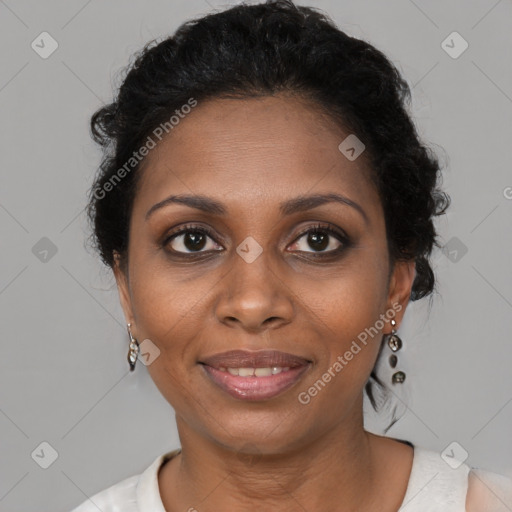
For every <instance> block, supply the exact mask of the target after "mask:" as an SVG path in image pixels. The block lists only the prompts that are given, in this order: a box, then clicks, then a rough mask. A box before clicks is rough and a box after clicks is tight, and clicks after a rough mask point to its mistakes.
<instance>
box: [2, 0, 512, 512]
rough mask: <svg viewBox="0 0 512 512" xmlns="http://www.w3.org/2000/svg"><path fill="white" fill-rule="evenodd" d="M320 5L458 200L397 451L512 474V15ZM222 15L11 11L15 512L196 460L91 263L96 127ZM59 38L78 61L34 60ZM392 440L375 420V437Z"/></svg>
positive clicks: (420, 313) (6, 189)
mask: <svg viewBox="0 0 512 512" xmlns="http://www.w3.org/2000/svg"><path fill="white" fill-rule="evenodd" d="M232 3H235V2H232ZM300 3H302V4H306V5H308V4H309V5H314V6H316V7H319V8H322V9H324V10H326V11H327V12H328V13H329V14H330V15H331V16H332V17H333V18H334V19H335V21H336V22H337V23H338V25H339V26H340V28H342V29H343V30H345V31H347V32H348V33H349V34H351V35H354V36H356V37H359V38H364V39H367V40H369V41H370V42H372V43H373V44H375V45H376V46H377V47H378V48H380V49H381V50H382V51H384V53H386V54H387V55H388V57H389V58H390V59H391V60H392V61H393V62H394V63H395V64H396V65H397V66H398V68H399V69H400V70H401V71H402V72H403V73H404V75H405V77H406V79H407V80H408V82H409V83H410V85H411V86H412V87H413V100H414V102H413V107H412V113H413V115H414V117H415V119H416V124H417V126H418V130H419V132H420V134H421V135H422V137H424V138H425V139H426V140H427V141H429V142H430V144H431V146H432V147H433V148H434V149H435V150H437V151H438V154H439V155H440V157H441V161H442V162H443V163H444V165H445V166H446V171H445V179H444V184H445V188H446V190H447V191H448V193H449V194H450V195H451V196H452V200H453V204H452V207H451V209H450V213H449V214H448V215H447V216H446V217H445V218H444V219H443V220H442V221H441V222H440V223H439V229H440V232H441V236H442V238H441V242H442V243H443V245H445V244H446V248H445V250H444V252H443V251H441V250H438V251H436V253H435V254H434V258H433V264H434V268H435V271H436V272H437V276H438V278H439V287H438V289H439V292H440V296H436V297H435V299H434V304H433V308H432V311H431V312H430V314H429V312H428V307H427V306H428V303H427V301H421V302H423V303H421V302H420V303H417V304H412V305H411V306H410V309H409V310H408V312H407V315H406V318H405V321H404V324H403V325H402V327H401V329H400V332H399V333H400V335H401V336H402V338H403V340H404V343H405V348H404V350H403V352H401V357H400V367H401V369H403V370H404V371H406V373H407V380H406V383H405V384H404V385H403V386H402V387H401V388H400V390H399V391H397V396H396V398H395V402H396V403H398V404H399V406H400V408H399V413H400V412H405V414H404V416H403V418H402V419H401V421H399V422H398V423H397V424H396V425H395V426H394V427H393V428H392V429H391V430H390V431H389V433H388V435H389V436H392V437H399V438H404V439H408V440H410V441H412V442H414V443H415V444H418V445H421V446H424V447H426V448H430V449H435V450H438V451H442V450H444V449H445V448H446V447H447V446H448V445H449V444H450V443H452V442H453V441H456V442H458V443H459V444H460V445H461V446H462V447H464V449H465V450H467V452H468V453H469V458H468V459H467V461H466V462H467V463H468V464H470V465H472V466H479V467H484V468H487V469H491V470H493V471H496V472H501V473H507V474H510V472H511V470H512V436H511V431H512V428H511V427H512V403H511V402H512V371H511V356H512V343H511V341H512V340H511V332H512V314H511V313H512V276H511V273H510V263H511V261H512V237H511V226H512V223H511V218H512V188H511V187H512V173H511V170H510V169H511V167H510V164H511V148H512V144H511V140H512V138H511V136H512V123H511V113H512V70H511V66H510V55H511V54H512V40H511V36H510V34H511V30H512V27H511V21H512V4H511V2H510V0H501V1H494V0H493V1H487V0H478V1H477V0H472V1H462V0H460V1H450V2H444V1H443V2H442V1H437V2H434V1H431V2H427V1H420V0H415V1H414V2H413V1H406V0H395V1H387V2H382V1H380V0H372V1H357V2H356V1H336V2H335V1H316V2H315V1H312V2H300ZM222 5H228V4H226V3H224V4H221V3H216V2H215V0H209V1H208V2H207V1H205V0H189V1H169V0H166V1H164V0H152V1H149V2H142V1H141V0H137V1H130V2H126V1H125V2H121V1H120V0H116V1H109V2H100V1H99V0H90V1H86V0H73V1H66V2H64V1H63V0H60V1H59V0H46V1H35V0H32V1H23V0H20V1H17V2H15V1H14V0H5V1H2V0H0V41H1V46H0V52H1V68H0V69H1V71H0V112H1V114H0V116H1V117H0V130H1V132H0V141H1V144H2V151H0V172H1V182H0V227H1V236H0V244H1V245H0V248H1V254H2V265H1V271H0V315H1V331H0V335H1V338H2V341H1V354H0V433H1V437H0V443H1V445H0V446H1V450H0V454H1V456H0V510H1V511H10V512H17V511H25V512H28V511H38V512H41V511H44V510H52V511H67V510H70V509H71V508H72V507H74V506H76V505H77V504H78V503H81V502H82V501H83V500H85V499H86V498H87V496H90V495H92V494H94V493H95V492H98V491H99V490H101V489H104V488H106V487H107V486H109V485H111V484H114V483H116V482H118V481H120V480H121V479H123V478H126V477H128V476H131V475H133V474H136V473H140V472H141V471H142V470H143V469H145V468H146V467H147V466H148V465H149V464H150V463H151V462H152V461H153V460H154V458H156V457H157V456H158V455H159V454H161V453H164V452H165V451H168V450H170V449H173V448H175V447H178V446H179V444H178V438H177V435H176V429H175V424H174V414H173V411H172V409H171V407H170V406H169V405H168V404H167V402H166V401H165V400H164V399H163V397H161V395H160V394H159V392H158V390H157V389H156V387H155V386H154V384H153V382H152V381H151V379H150V377H149V374H148V372H147V369H146V368H145V367H144V366H143V365H142V364H140V363H139V364H138V365H137V369H136V371H135V373H134V374H130V373H129V372H128V365H127V362H126V353H127V348H128V340H127V334H126V329H125V324H124V317H123V314H122V311H121V308H120V305H119V302H118V296H117V290H116V288H115V286H114V280H113V277H112V276H111V275H110V273H109V272H108V271H106V270H105V269H104V268H102V266H101V264H100V262H99V259H98V258H97V257H96V256H95V255H94V254H92V253H91V252H90V251H89V252H87V250H86V249H85V248H84V240H85V238H86V236H87V234H88V233H87V231H86V224H85V215H84V212H83V208H84V206H85V197H86V191H87V189H88V187H89V185H90V183H91V180H92V176H93V174H94V172H95V169H96V167H97V165H98V163H99V158H100V153H99V150H98V149H97V148H96V147H94V145H93V143H92V142H91V141H90V139H89V133H88V120H89V117H90V115H91V114H92V113H93V111H94V110H95V109H96V108H97V107H99V106H100V104H102V103H103V102H108V101H110V100H111V98H112V92H113V87H115V86H116V85H118V82H116V76H117V73H118V72H119V70H120V69H121V68H122V67H123V66H124V65H125V64H127V63H128V60H129V57H130V55H131V54H132V53H133V52H134V51H136V50H138V49H139V48H140V47H141V46H142V45H143V44H144V43H145V42H147V41H149V40H150V39H152V38H155V37H162V36H165V35H167V34H170V33H171V32H172V31H173V30H174V29H175V28H177V26H178V25H179V24H180V23H181V22H183V21H185V20H186V19H189V18H190V17H195V16H198V15H200V14H205V13H207V12H209V11H210V10H211V6H213V7H220V6H222ZM43 31H47V32H49V33H50V34H51V36H52V37H53V38H54V39H55V40H56V41H57V42H58V45H59V46H58V49H57V50H56V51H55V52H54V53H53V54H52V55H51V56H50V57H48V58H47V59H42V58H41V57H40V56H39V55H38V54H37V53H36V52H35V51H34V50H33V49H32V48H31V43H32V41H34V40H35V39H36V38H37V37H38V36H39V34H40V33H41V32H43ZM453 31H457V32H458V33H459V34H460V35H461V36H462V37H463V38H464V39H465V40H466V41H467V42H468V44H469V47H468V49H467V50H466V51H465V52H464V53H462V54H461V55H460V56H458V58H452V57H451V56H450V55H448V54H447V53H446V51H445V49H443V47H442V45H441V43H442V42H443V41H444V40H445V39H446V38H447V36H448V35H449V34H451V33H452V32H453ZM448 41H449V40H448ZM448 44H450V45H451V46H454V50H453V51H456V50H458V49H460V48H461V46H460V41H455V42H454V43H453V44H452V43H448ZM43 237H46V238H47V239H49V240H50V241H51V243H50V242H49V241H48V240H46V239H44V240H43V241H41V239H42V238H43ZM53 245H54V246H55V248H56V249H57V252H56V253H55V254H52V250H51V248H52V247H53ZM34 247H35V248H34ZM48 248H49V252H48V253H44V250H45V249H48ZM465 251H467V252H465ZM382 371H383V372H387V371H388V370H387V368H383V369H382ZM388 373H389V372H388ZM381 375H382V374H381ZM384 378H386V377H384ZM366 405H368V404H366ZM386 424H387V418H386V416H385V415H383V416H382V418H379V417H377V416H376V415H375V414H372V412H371V411H370V410H369V412H368V416H367V428H368V429H370V430H372V431H374V432H377V433H382V428H383V427H384V426H385V425H386ZM42 442H47V443H49V444H50V445H51V447H53V449H54V450H55V451H56V452H57V454H58V458H57V459H56V460H55V462H54V463H53V464H52V465H51V466H50V467H49V468H48V469H43V468H41V467H40V465H39V464H40V463H44V461H43V460H42V459H44V458H45V457H50V454H51V449H49V448H48V447H46V448H45V446H46V445H43V452H44V454H45V455H44V457H42V456H40V457H39V458H38V457H37V456H35V455H34V457H32V455H31V454H32V453H33V452H34V450H36V449H37V450H36V453H38V452H39V453H41V451H40V450H41V448H40V444H41V443H42ZM36 460H37V463H36ZM48 460H49V459H48Z"/></svg>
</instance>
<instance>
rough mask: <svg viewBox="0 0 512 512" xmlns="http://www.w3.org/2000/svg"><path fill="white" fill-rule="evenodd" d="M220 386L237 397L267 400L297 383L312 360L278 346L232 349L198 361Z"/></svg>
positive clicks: (240, 398) (250, 399)
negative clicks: (260, 348) (256, 348)
mask: <svg viewBox="0 0 512 512" xmlns="http://www.w3.org/2000/svg"><path fill="white" fill-rule="evenodd" d="M199 364H201V365H202V367H203V368H204V371H205V372H206V375H207V376H208V377H209V378H210V379H211V380H212V381H213V383H214V384H216V385H217V386H218V387H219V388H220V389H222V390H223V391H225V392H226V393H228V394H229V395H230V396H232V397H233V398H237V399H239V400H249V401H256V400H268V399H270V398H273V397H275V396H277V395H280V394H281V393H283V392H284V391H286V390H288V389H289V388H291V387H292V386H293V385H294V384H296V383H297V382H298V381H299V380H300V379H301V377H302V376H303V374H304V373H305V372H306V371H307V370H308V368H309V367H310V366H311V361H309V360H307V359H304V358H302V357H299V356H296V355H294V354H288V353H286V352H280V351H277V350H264V351H259V352H250V351H246V350H232V351H230V352H223V353H221V354H215V355H213V356H211V357H207V358H204V359H203V360H202V361H199Z"/></svg>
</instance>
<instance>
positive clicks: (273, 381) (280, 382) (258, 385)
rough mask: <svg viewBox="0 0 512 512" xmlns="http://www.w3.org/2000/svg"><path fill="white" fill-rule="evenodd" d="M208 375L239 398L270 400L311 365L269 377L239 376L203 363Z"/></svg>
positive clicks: (227, 391)
mask: <svg viewBox="0 0 512 512" xmlns="http://www.w3.org/2000/svg"><path fill="white" fill-rule="evenodd" d="M201 366H202V367H203V368H204V369H205V371H206V373H207V375H208V376H209V377H210V378H211V379H212V380H213V382H214V383H215V384H217V385H218V386H219V387H220V388H221V389H223V390H224V391H225V392H226V393H228V394H229V395H231V396H232V397H233V398H238V399H239V400H252V401H255V400H268V399H270V398H273V397H275V396H277V395H279V394H281V393H283V392H284V391H286V390H287V389H289V388H291V387H292V386H293V385H294V384H295V383H296V382H298V380H299V379H300V378H301V377H302V375H303V374H304V372H305V371H306V370H307V369H308V368H309V365H305V366H298V367H296V368H290V369H289V370H287V371H286V372H281V373H277V374H276V375H269V376H268V377H239V376H237V375H231V374H230V373H228V372H223V371H220V370H217V369H216V368H213V367H211V366H208V365H201Z"/></svg>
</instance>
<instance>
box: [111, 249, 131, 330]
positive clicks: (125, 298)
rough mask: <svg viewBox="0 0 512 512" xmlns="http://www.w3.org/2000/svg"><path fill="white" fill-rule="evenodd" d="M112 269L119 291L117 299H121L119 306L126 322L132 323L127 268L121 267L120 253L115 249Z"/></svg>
mask: <svg viewBox="0 0 512 512" xmlns="http://www.w3.org/2000/svg"><path fill="white" fill-rule="evenodd" d="M112 270H113V272H114V276H115V278H116V283H117V291H118V292H119V299H120V301H121V307H122V308H123V311H124V316H125V318H126V322H127V323H131V324H132V325H133V324H134V319H135V318H134V315H133V309H132V301H131V295H130V286H129V281H128V275H127V272H128V268H123V267H122V265H121V258H120V255H119V253H117V252H116V251H114V266H113V268H112Z"/></svg>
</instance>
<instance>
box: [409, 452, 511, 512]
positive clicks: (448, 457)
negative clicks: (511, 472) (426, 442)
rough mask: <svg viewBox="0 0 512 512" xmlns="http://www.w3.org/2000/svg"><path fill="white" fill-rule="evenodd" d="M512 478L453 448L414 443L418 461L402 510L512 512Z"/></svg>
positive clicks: (410, 479) (413, 511)
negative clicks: (472, 461) (463, 457)
mask: <svg viewBox="0 0 512 512" xmlns="http://www.w3.org/2000/svg"><path fill="white" fill-rule="evenodd" d="M510 503H512V479H510V478H509V477H506V476H503V475H499V474H497V473H493V472H491V471H487V470H484V469H479V468H472V467H470V466H468V465H467V464H466V463H465V462H464V461H463V460H459V459H458V458H457V454H456V453H454V452H453V451H452V450H450V451H449V452H448V451H446V450H445V451H444V452H442V453H439V452H437V451H434V450H429V449H426V448H422V447H419V446H414V461H413V467H412V471H411V475H410V478H409V485H408V488H407V491H406V495H405V498H404V501H403V504H402V507H401V508H400V512H416V511H421V512H425V511H437V510H450V511H451V510H454V511H455V510H466V512H484V511H485V512H510V508H509V507H508V505H510Z"/></svg>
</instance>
